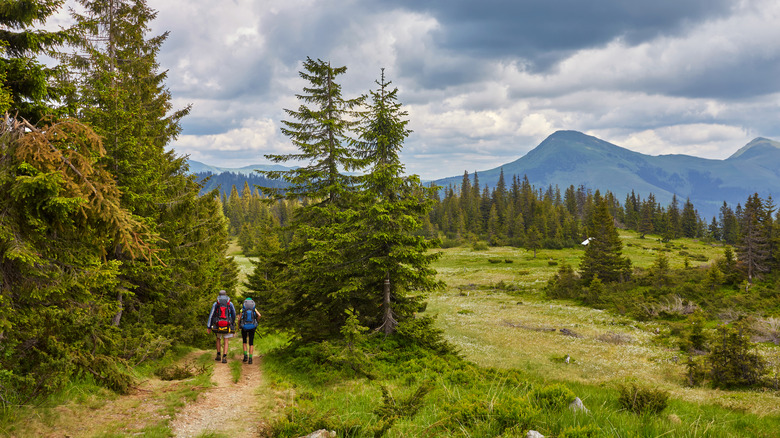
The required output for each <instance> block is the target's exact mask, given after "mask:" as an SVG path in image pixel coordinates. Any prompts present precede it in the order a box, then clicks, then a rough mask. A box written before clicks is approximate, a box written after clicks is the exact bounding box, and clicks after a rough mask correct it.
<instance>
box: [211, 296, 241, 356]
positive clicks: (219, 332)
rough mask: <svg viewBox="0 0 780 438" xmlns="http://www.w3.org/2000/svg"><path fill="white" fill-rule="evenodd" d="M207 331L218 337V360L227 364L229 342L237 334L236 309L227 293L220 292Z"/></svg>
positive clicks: (213, 306)
mask: <svg viewBox="0 0 780 438" xmlns="http://www.w3.org/2000/svg"><path fill="white" fill-rule="evenodd" d="M206 329H207V332H208V333H212V332H213V333H214V334H216V336H217V358H216V359H215V360H222V363H227V356H228V342H229V340H230V338H232V337H233V333H235V332H236V308H235V307H233V303H231V302H230V297H228V295H227V292H226V291H224V290H221V291H219V295H218V296H217V300H216V301H214V304H212V305H211V312H210V313H209V319H207V320H206Z"/></svg>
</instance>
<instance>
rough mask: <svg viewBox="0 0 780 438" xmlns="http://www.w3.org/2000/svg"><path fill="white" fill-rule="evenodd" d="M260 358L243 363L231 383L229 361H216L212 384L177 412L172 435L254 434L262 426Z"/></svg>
mask: <svg viewBox="0 0 780 438" xmlns="http://www.w3.org/2000/svg"><path fill="white" fill-rule="evenodd" d="M234 360H236V359H230V361H234ZM238 360H240V359H238ZM259 361H260V360H259V358H255V362H254V364H252V365H248V364H246V363H244V364H242V368H241V378H240V379H239V381H238V383H233V376H232V373H231V372H230V367H229V365H230V363H226V364H224V363H221V362H216V363H215V364H214V372H213V374H212V376H211V380H212V382H213V383H214V384H215V386H214V387H213V388H210V389H207V390H206V391H204V392H203V393H202V394H201V395H200V397H198V400H197V401H195V402H194V403H190V404H188V405H187V406H185V407H184V408H183V409H182V410H180V411H179V412H178V413H177V414H176V418H175V419H174V420H173V421H171V431H172V432H173V435H174V436H175V437H179V438H186V437H196V436H198V435H201V434H203V433H207V432H214V433H217V434H220V435H227V436H234V434H239V435H243V436H257V435H258V434H259V432H260V430H259V428H260V427H261V426H260V424H258V420H257V418H258V417H259V416H260V414H261V409H260V407H259V403H258V396H257V391H258V388H259V387H260V385H261V383H262V378H263V376H262V373H261V372H260V365H259Z"/></svg>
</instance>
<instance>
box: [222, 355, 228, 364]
mask: <svg viewBox="0 0 780 438" xmlns="http://www.w3.org/2000/svg"><path fill="white" fill-rule="evenodd" d="M222 363H227V354H226V355H224V356H222Z"/></svg>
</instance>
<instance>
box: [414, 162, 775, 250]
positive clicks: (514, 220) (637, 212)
mask: <svg viewBox="0 0 780 438" xmlns="http://www.w3.org/2000/svg"><path fill="white" fill-rule="evenodd" d="M597 191H598V190H597ZM439 193H440V194H439V196H437V198H436V201H437V203H436V205H435V206H434V208H433V211H432V212H431V214H430V217H429V220H430V224H429V225H430V226H431V227H432V229H433V231H434V232H437V233H440V234H441V236H442V238H443V239H444V243H445V245H459V244H463V243H464V242H470V241H474V240H484V241H486V242H487V243H488V244H489V245H494V246H500V245H512V246H518V247H528V248H549V249H556V248H565V247H571V246H574V245H576V244H579V243H581V242H582V241H583V240H584V239H586V238H587V237H589V236H587V232H586V230H587V227H588V225H589V224H590V222H591V221H592V216H593V211H594V205H595V204H594V199H595V196H596V193H594V191H593V190H592V189H589V188H586V187H584V186H579V187H575V186H573V185H571V186H569V187H567V188H565V189H564V190H563V192H562V191H561V189H560V188H559V187H558V186H552V185H550V186H547V187H545V188H538V187H535V186H533V185H531V184H530V183H529V181H528V178H527V177H526V176H522V177H521V176H519V175H512V177H511V182H509V184H507V183H506V182H505V177H504V173H503V171H502V172H501V174H500V176H499V180H498V183H497V184H496V187H494V188H492V189H489V188H488V187H480V184H479V176H478V174H477V173H476V172H475V173H474V174H473V176H471V175H469V173H468V172H465V173H464V175H463V180H462V182H461V184H460V186H456V187H453V186H448V187H444V188H442V190H440V192H439ZM602 196H603V197H604V198H605V199H606V201H607V203H608V204H609V212H610V214H611V215H612V218H613V219H614V221H615V225H616V226H617V227H619V228H624V229H630V230H635V231H637V232H639V233H640V234H641V235H642V236H643V237H644V236H645V235H646V234H655V235H658V236H660V238H661V239H662V240H664V241H667V242H668V241H670V240H672V239H677V238H680V237H688V238H699V239H708V240H711V241H719V242H723V243H726V244H729V245H734V244H736V243H737V241H738V240H739V236H740V234H741V228H740V227H741V224H742V222H743V219H742V218H743V215H744V214H745V213H744V210H745V207H742V206H741V205H740V204H738V205H737V206H736V208H734V209H732V208H731V207H730V206H729V205H728V204H726V203H725V202H724V203H723V206H722V207H721V208H720V213H719V215H718V217H717V218H716V217H713V218H712V220H711V221H710V222H709V223H708V222H706V221H705V220H704V219H703V218H702V217H701V216H700V215H699V212H698V211H697V210H696V208H695V206H694V205H693V203H692V202H691V201H690V200H689V199H686V200H685V202H684V203H682V205H681V203H680V201H679V200H678V198H677V196H676V195H675V196H673V197H672V202H671V203H670V204H669V205H666V206H664V205H662V204H661V203H659V202H658V201H657V200H656V198H655V195H653V194H652V193H650V194H648V195H647V197H646V198H644V199H643V198H642V197H641V196H638V195H637V194H636V193H635V192H633V191H632V192H631V193H630V194H628V195H627V196H626V198H625V200H624V202H623V203H622V204H621V202H620V201H619V200H618V199H617V197H616V196H615V195H614V194H612V193H611V192H609V191H605V192H603V193H602ZM756 196H757V195H756ZM747 202H756V201H755V200H754V201H750V200H748V201H746V203H747ZM762 202H764V203H765V204H766V206H765V208H766V209H769V210H772V211H773V210H774V205H773V204H772V200H771V198H769V199H767V200H765V201H762ZM770 214H771V213H770Z"/></svg>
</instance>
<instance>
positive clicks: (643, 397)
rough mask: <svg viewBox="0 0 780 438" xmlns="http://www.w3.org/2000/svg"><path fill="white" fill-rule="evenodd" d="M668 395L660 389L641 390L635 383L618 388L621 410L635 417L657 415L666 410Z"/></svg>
mask: <svg viewBox="0 0 780 438" xmlns="http://www.w3.org/2000/svg"><path fill="white" fill-rule="evenodd" d="M668 401H669V393H668V392H667V391H664V390H661V389H650V388H642V387H639V386H637V385H636V384H635V383H632V384H630V385H624V386H621V387H620V395H619V396H618V402H619V403H620V406H622V407H623V409H625V410H627V411H630V412H633V413H635V414H637V415H642V414H658V413H660V412H661V411H663V410H664V409H666V405H667V402H668Z"/></svg>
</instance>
